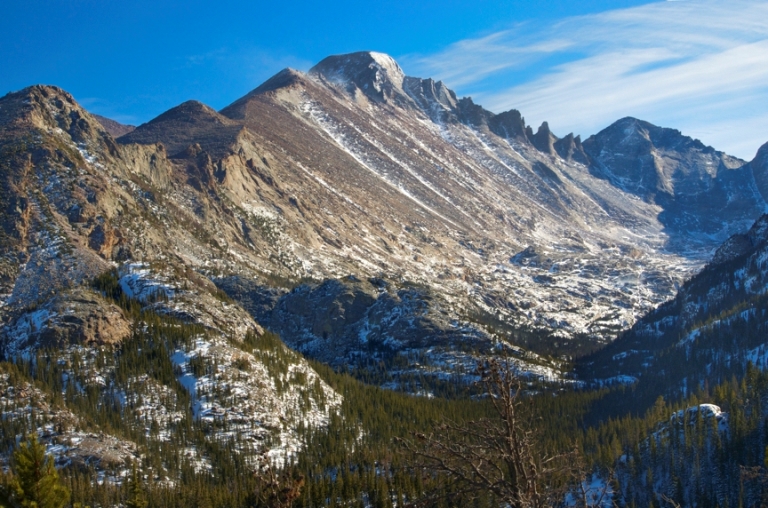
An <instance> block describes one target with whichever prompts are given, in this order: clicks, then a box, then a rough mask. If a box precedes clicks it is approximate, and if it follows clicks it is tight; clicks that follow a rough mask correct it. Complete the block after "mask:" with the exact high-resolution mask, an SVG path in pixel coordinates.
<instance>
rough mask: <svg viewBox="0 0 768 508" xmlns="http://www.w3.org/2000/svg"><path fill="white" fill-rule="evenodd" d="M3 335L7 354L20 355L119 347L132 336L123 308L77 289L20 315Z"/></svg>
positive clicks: (91, 293)
mask: <svg viewBox="0 0 768 508" xmlns="http://www.w3.org/2000/svg"><path fill="white" fill-rule="evenodd" d="M3 332H4V335H5V337H6V339H7V340H6V343H5V353H6V354H9V353H10V352H11V351H13V354H18V353H20V352H22V351H34V350H36V349H45V348H54V349H63V348H66V347H69V346H71V345H76V344H85V345H104V344H119V343H120V342H122V341H123V340H124V339H125V338H126V337H128V336H129V335H130V334H131V325H130V322H129V321H128V319H127V318H126V316H125V313H124V312H123V310H122V309H121V308H120V307H118V306H117V305H115V304H113V303H110V302H108V301H105V300H104V298H102V297H101V296H100V295H97V294H94V293H93V292H90V291H86V290H83V289H79V288H78V289H75V290H72V291H67V292H65V293H63V294H59V295H57V296H55V297H54V298H52V299H51V300H48V301H47V302H46V303H45V304H43V305H42V306H40V307H38V308H37V309H35V310H32V311H28V312H25V313H23V314H21V315H20V316H18V317H17V318H16V319H14V320H13V321H12V322H11V323H10V324H9V325H8V326H7V328H6V329H5V330H3Z"/></svg>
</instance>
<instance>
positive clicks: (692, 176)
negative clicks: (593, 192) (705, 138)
mask: <svg viewBox="0 0 768 508" xmlns="http://www.w3.org/2000/svg"><path fill="white" fill-rule="evenodd" d="M584 150H585V152H586V154H587V155H588V156H589V157H590V158H591V160H592V165H591V171H592V173H593V174H595V175H596V176H598V177H600V178H605V179H607V180H609V181H611V182H612V183H613V184H614V185H617V186H620V187H621V188H623V189H624V190H626V191H627V192H629V193H631V194H634V195H636V196H638V197H640V198H642V199H643V200H645V201H646V202H649V203H655V204H658V205H659V206H661V207H662V208H663V211H662V213H661V214H660V215H659V220H660V222H661V223H662V224H663V225H664V226H665V228H667V229H668V230H669V231H670V233H671V234H672V235H686V234H687V235H691V234H692V233H693V234H695V233H703V234H715V235H718V236H720V238H722V235H723V232H724V231H727V230H728V229H729V226H728V225H729V224H737V223H740V224H742V227H743V228H744V229H746V228H747V227H748V225H749V224H751V222H752V221H754V220H755V219H756V218H757V217H758V216H759V215H760V214H761V213H763V212H764V211H765V210H766V208H765V207H766V204H765V198H764V195H766V190H768V189H766V188H765V183H764V182H763V180H764V179H765V176H764V172H763V173H761V172H760V171H759V170H758V171H757V172H755V171H754V169H753V167H754V166H750V165H746V164H745V163H744V161H742V160H739V159H736V158H734V157H731V156H729V155H726V154H724V153H722V152H718V151H716V150H715V149H714V148H712V147H708V146H704V145H703V144H702V143H701V142H700V141H698V140H695V139H691V138H689V137H687V136H683V135H682V134H681V133H680V132H679V131H677V130H674V129H665V128H660V127H656V126H654V125H651V124H649V123H648V122H643V121H641V120H637V119H635V118H623V119H621V120H619V121H617V122H616V123H614V124H613V125H611V126H610V127H607V128H606V129H604V130H602V131H601V132H599V133H598V134H596V135H594V136H591V137H590V138H589V139H587V140H586V141H584ZM735 196H739V199H735V198H734V197H735ZM712 203H717V204H718V206H717V210H713V213H702V211H703V210H704V209H709V208H710V207H712Z"/></svg>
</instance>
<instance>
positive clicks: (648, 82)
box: [0, 0, 768, 159]
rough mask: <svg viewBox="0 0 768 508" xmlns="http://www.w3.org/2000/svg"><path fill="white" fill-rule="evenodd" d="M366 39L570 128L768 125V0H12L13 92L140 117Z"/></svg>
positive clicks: (8, 16) (756, 134)
mask: <svg viewBox="0 0 768 508" xmlns="http://www.w3.org/2000/svg"><path fill="white" fill-rule="evenodd" d="M364 49H370V50H376V51H381V52H385V53H389V54H390V55H392V56H394V57H395V58H396V59H397V60H398V61H399V62H400V64H401V66H402V67H403V68H404V70H405V72H406V73H407V74H409V75H415V76H420V77H434V78H436V79H442V80H443V81H444V82H445V83H446V84H447V85H448V86H449V87H451V88H453V89H455V90H456V91H457V92H458V93H459V95H472V96H473V97H474V98H475V99H476V102H478V103H480V104H483V105H484V106H486V107H487V108H488V109H491V110H492V111H496V112H499V111H502V110H506V109H510V108H517V109H519V110H520V111H521V112H522V113H523V115H524V116H525V117H526V119H527V120H528V121H529V122H530V123H532V124H534V125H535V126H538V124H539V123H541V121H543V120H548V121H549V123H550V126H551V128H552V129H553V131H554V132H555V133H556V134H559V135H564V134H567V133H568V132H570V131H573V132H575V133H577V134H578V133H580V134H582V136H583V137H586V136H588V135H590V134H593V133H595V132H597V131H598V130H600V129H601V128H603V127H605V126H607V125H608V124H610V123H611V122H612V121H614V120H616V119H618V118H620V117H623V116H627V115H631V116H638V117H640V118H644V119H646V120H649V121H651V122H653V123H656V124H659V125H664V126H668V127H675V128H678V129H680V130H682V131H683V132H684V133H685V134H688V135H692V136H694V137H699V138H700V139H702V141H704V142H705V143H707V144H711V145H713V146H715V147H716V148H718V149H720V150H724V151H726V152H729V153H732V154H734V155H737V156H741V157H743V158H747V159H750V158H751V157H752V156H753V155H754V153H755V151H756V150H757V148H758V147H759V146H760V145H761V144H762V143H764V142H766V141H768V3H766V2H764V1H762V0H761V1H757V0H728V1H716V0H685V1H678V2H648V1H642V0H618V1H615V0H614V1H604V0H592V1H589V0H587V1H582V2H573V1H572V0H568V1H566V0H554V1H547V2H532V1H531V0H526V1H518V0H511V1H510V0H507V1H502V0H475V1H473V2H467V1H452V0H443V1H440V2H433V1H421V2H402V1H399V2H388V1H379V2H352V1H341V2H296V1H294V2H275V1H270V2H265V1H250V2H246V1H235V0H219V1H216V2H203V1H198V0H188V1H185V2H181V1H179V2H169V1H162V0H155V1H152V2H150V1H145V0H135V1H132V2H117V1H112V0H58V1H51V0H48V1H47V0H34V1H30V0H24V1H20V0H6V2H4V6H3V16H2V17H0V69H3V72H2V73H0V93H4V92H5V91H10V90H18V89H20V88H23V87H25V86H28V85H31V84H35V83H46V84H54V85H58V86H60V87H62V88H64V89H66V90H67V91H69V92H71V93H72V94H73V95H74V96H75V98H76V99H77V100H79V101H80V102H81V103H82V104H83V105H84V106H85V107H86V108H88V109H89V110H91V111H93V112H96V113H99V114H103V115H105V116H109V117H111V118H114V119H116V120H118V121H122V122H124V123H133V124H139V123H142V122H145V121H147V120H149V119H151V118H153V117H154V116H157V115H158V114H160V113H162V112H163V111H165V110H166V109H168V108H170V107H173V106H175V105H176V104H179V103H181V102H183V101H185V100H188V99H197V100H200V101H202V102H205V103H206V104H209V105H211V106H213V107H214V108H217V109H219V108H222V107H224V106H226V105H227V104H229V103H230V102H232V101H234V100H235V99H237V98H238V97H240V96H242V95H244V94H245V93H247V92H248V91H250V90H251V89H253V88H255V87H256V86H258V85H259V84H260V83H261V82H263V81H264V80H265V79H267V78H268V77H270V76H271V75H273V74H275V73H276V72H278V71H279V70H280V69H282V68H284V67H287V66H291V67H294V68H298V69H300V70H307V69H308V68H309V67H311V65H313V64H314V63H316V62H317V61H319V60H320V59H322V58H323V57H325V56H327V55H330V54H338V53H346V52H351V51H357V50H364Z"/></svg>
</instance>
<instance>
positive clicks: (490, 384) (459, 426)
mask: <svg viewBox="0 0 768 508" xmlns="http://www.w3.org/2000/svg"><path fill="white" fill-rule="evenodd" d="M478 373H479V375H480V384H481V385H482V388H483V390H484V391H485V393H486V395H487V396H488V398H489V399H490V402H491V404H492V405H493V408H494V410H495V413H496V415H495V417H493V418H481V419H478V420H475V421H469V422H467V423H455V422H450V421H448V422H445V423H442V424H441V425H439V426H438V427H437V428H435V430H434V432H432V433H430V434H421V433H419V434H414V439H413V440H401V443H402V444H403V446H404V447H405V448H406V449H407V450H409V451H410V452H412V453H413V454H414V455H415V457H416V458H417V462H418V463H419V464H420V466H421V467H422V468H425V469H426V470H427V471H430V472H432V473H433V474H435V475H437V476H440V475H442V476H444V477H446V478H448V479H449V481H450V482H451V489H452V490H453V492H454V493H458V494H459V495H463V496H465V497H467V498H468V499H475V498H477V497H478V496H479V495H483V494H487V493H490V494H492V495H493V496H494V497H495V498H496V499H497V500H498V501H499V502H500V504H502V505H507V506H510V507H512V508H540V507H545V506H553V504H555V503H556V502H558V499H562V495H563V494H564V491H563V490H560V489H555V488H554V487H553V485H554V484H555V483H556V482H555V480H556V478H564V477H566V476H567V474H566V473H567V469H568V467H569V466H568V462H569V461H568V460H566V459H567V456H568V455H570V453H571V452H568V453H565V454H554V455H549V456H547V455H545V454H543V453H542V452H541V451H540V450H539V449H538V447H537V444H536V442H535V435H534V428H535V425H534V415H533V414H532V413H533V412H532V408H531V400H530V399H524V398H523V397H521V391H522V385H521V383H520V380H519V378H518V377H517V376H516V375H515V374H514V371H513V369H512V368H511V365H510V363H509V361H508V360H501V361H500V360H495V359H493V360H489V361H487V362H485V363H483V364H481V365H480V366H479V367H478Z"/></svg>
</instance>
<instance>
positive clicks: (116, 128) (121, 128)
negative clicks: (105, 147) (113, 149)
mask: <svg viewBox="0 0 768 508" xmlns="http://www.w3.org/2000/svg"><path fill="white" fill-rule="evenodd" d="M92 116H93V117H94V118H95V119H96V121H98V122H99V123H100V124H101V126H102V127H104V129H105V130H106V131H107V132H108V133H109V134H110V135H111V136H112V137H113V138H119V137H120V136H122V135H123V134H128V133H129V132H131V131H133V129H135V128H136V126H134V125H124V124H121V123H120V122H116V121H115V120H112V119H111V118H106V117H103V116H101V115H92Z"/></svg>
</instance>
